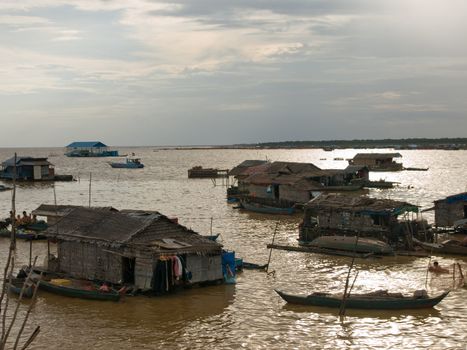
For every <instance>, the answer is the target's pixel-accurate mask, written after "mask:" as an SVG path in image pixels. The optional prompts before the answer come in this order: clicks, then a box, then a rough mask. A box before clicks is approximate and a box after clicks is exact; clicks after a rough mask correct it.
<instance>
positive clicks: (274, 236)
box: [266, 222, 279, 272]
mask: <svg viewBox="0 0 467 350" xmlns="http://www.w3.org/2000/svg"><path fill="white" fill-rule="evenodd" d="M278 226H279V222H276V227H275V228H274V234H273V235H272V242H271V245H273V244H274V239H275V238H276V233H277V227H278ZM271 255H272V248H271V249H269V258H268V263H267V265H266V272H268V271H269V263H270V262H271Z"/></svg>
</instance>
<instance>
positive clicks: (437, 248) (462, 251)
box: [414, 239, 467, 256]
mask: <svg viewBox="0 0 467 350" xmlns="http://www.w3.org/2000/svg"><path fill="white" fill-rule="evenodd" d="M414 242H415V243H417V244H418V245H419V246H421V247H422V248H423V249H424V250H425V251H427V252H431V253H436V254H446V255H463V256H467V247H466V246H462V245H460V242H459V241H456V240H453V239H451V240H447V241H444V242H443V243H427V242H421V241H419V240H417V239H414Z"/></svg>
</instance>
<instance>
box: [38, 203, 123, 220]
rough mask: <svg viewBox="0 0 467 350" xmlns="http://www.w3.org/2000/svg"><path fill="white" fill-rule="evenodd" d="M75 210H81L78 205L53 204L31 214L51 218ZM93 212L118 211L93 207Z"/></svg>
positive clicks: (111, 208) (42, 206)
mask: <svg viewBox="0 0 467 350" xmlns="http://www.w3.org/2000/svg"><path fill="white" fill-rule="evenodd" d="M75 208H81V207H80V206H78V205H54V204H41V205H40V206H38V207H37V208H36V209H34V210H33V211H32V212H31V214H34V215H37V216H52V217H61V216H65V215H66V214H68V213H70V212H71V211H72V210H73V209H75ZM93 208H94V209H95V210H114V211H118V210H117V209H115V208H113V207H93Z"/></svg>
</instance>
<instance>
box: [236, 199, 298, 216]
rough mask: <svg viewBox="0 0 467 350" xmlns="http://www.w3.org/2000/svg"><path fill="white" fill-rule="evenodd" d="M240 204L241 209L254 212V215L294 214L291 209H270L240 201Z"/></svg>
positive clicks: (293, 210)
mask: <svg viewBox="0 0 467 350" xmlns="http://www.w3.org/2000/svg"><path fill="white" fill-rule="evenodd" d="M240 204H241V207H242V208H243V209H246V210H249V211H254V212H256V213H262V214H279V215H292V214H293V213H294V212H295V208H293V207H286V208H279V207H271V206H268V205H263V204H259V203H253V202H246V201H240Z"/></svg>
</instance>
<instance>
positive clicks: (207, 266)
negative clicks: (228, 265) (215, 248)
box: [186, 255, 224, 283]
mask: <svg viewBox="0 0 467 350" xmlns="http://www.w3.org/2000/svg"><path fill="white" fill-rule="evenodd" d="M186 260H187V261H186V264H187V269H188V271H190V272H191V274H192V279H191V281H190V282H191V283H198V282H207V281H216V280H220V279H223V278H224V276H223V275H222V258H221V256H220V255H214V256H202V255H188V256H187V259H186Z"/></svg>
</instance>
